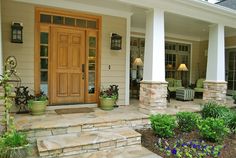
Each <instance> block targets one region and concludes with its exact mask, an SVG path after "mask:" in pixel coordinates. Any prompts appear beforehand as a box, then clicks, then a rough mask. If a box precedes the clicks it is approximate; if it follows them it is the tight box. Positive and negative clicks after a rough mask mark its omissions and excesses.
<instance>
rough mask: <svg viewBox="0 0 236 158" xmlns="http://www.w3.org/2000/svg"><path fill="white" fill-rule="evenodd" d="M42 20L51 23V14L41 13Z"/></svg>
mask: <svg viewBox="0 0 236 158" xmlns="http://www.w3.org/2000/svg"><path fill="white" fill-rule="evenodd" d="M40 22H42V23H51V15H45V14H40Z"/></svg>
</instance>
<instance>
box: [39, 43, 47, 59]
mask: <svg viewBox="0 0 236 158" xmlns="http://www.w3.org/2000/svg"><path fill="white" fill-rule="evenodd" d="M40 56H41V57H47V56H48V46H43V45H41V46H40Z"/></svg>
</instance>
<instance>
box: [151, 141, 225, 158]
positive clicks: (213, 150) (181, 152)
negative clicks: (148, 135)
mask: <svg viewBox="0 0 236 158" xmlns="http://www.w3.org/2000/svg"><path fill="white" fill-rule="evenodd" d="M155 145H156V146H157V147H158V148H159V150H160V151H162V152H165V154H166V156H167V157H168V156H171V155H173V156H174V157H178V158H182V157H184V158H204V157H208V156H211V157H218V156H220V153H221V149H223V146H222V145H207V144H206V142H205V141H204V140H192V141H191V140H190V141H183V140H182V139H177V140H176V142H175V143H174V144H170V143H169V142H168V140H166V139H162V138H159V139H158V140H157V142H156V144H155Z"/></svg>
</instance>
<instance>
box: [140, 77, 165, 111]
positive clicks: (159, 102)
mask: <svg viewBox="0 0 236 158" xmlns="http://www.w3.org/2000/svg"><path fill="white" fill-rule="evenodd" d="M167 84H168V83H167V82H147V81H142V82H141V83H140V97H139V101H140V102H139V110H140V111H141V112H142V113H145V114H155V113H157V112H158V111H159V110H160V109H164V108H166V107H167V101H166V97H167Z"/></svg>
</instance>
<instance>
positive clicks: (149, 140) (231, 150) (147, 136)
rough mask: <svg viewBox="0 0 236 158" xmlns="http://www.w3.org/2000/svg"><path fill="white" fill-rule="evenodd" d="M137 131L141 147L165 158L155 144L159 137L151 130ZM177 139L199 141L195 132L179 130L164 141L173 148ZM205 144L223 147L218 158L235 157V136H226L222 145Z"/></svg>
mask: <svg viewBox="0 0 236 158" xmlns="http://www.w3.org/2000/svg"><path fill="white" fill-rule="evenodd" d="M137 131H138V132H139V133H141V134H142V146H144V147H146V148H147V149H149V150H150V151H152V152H154V153H156V154H158V155H160V156H162V157H167V156H166V154H165V151H163V150H161V149H160V148H159V147H158V146H157V145H156V143H158V140H159V137H158V136H157V135H155V133H154V132H153V130H152V129H140V130H137ZM179 139H182V140H183V142H188V141H194V140H197V141H199V140H201V138H200V136H199V134H198V132H197V131H193V132H190V133H184V132H181V131H179V130H175V136H174V137H172V138H168V139H166V142H168V144H169V145H170V146H173V144H174V143H175V142H176V141H177V140H179ZM205 143H206V144H207V145H211V146H215V145H223V148H222V149H221V150H220V153H219V156H218V157H219V158H235V157H236V136H235V135H230V136H228V137H227V138H226V139H225V140H224V141H223V142H222V143H210V142H205ZM169 157H171V158H172V157H174V156H173V154H172V156H169ZM206 157H207V158H210V157H213V156H206Z"/></svg>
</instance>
